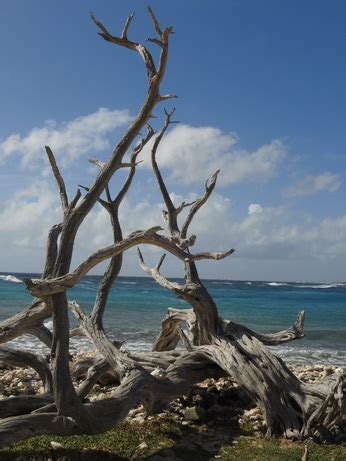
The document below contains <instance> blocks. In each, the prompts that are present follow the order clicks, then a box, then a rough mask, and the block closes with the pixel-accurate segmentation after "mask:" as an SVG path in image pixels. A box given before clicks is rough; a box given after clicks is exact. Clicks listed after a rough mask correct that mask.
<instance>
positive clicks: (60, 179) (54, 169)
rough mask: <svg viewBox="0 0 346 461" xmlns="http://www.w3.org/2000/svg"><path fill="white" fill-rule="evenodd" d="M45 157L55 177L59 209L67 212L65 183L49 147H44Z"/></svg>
mask: <svg viewBox="0 0 346 461" xmlns="http://www.w3.org/2000/svg"><path fill="white" fill-rule="evenodd" d="M45 149H46V153H47V157H48V160H49V163H50V166H51V168H52V172H53V175H54V177H55V180H56V182H57V184H58V188H59V195H60V201H61V207H62V210H63V212H64V213H66V212H67V208H68V198H67V193H66V188H65V182H64V179H63V177H62V176H61V174H60V171H59V168H58V165H57V164H56V161H55V157H54V154H53V152H52V150H51V148H50V147H49V146H45Z"/></svg>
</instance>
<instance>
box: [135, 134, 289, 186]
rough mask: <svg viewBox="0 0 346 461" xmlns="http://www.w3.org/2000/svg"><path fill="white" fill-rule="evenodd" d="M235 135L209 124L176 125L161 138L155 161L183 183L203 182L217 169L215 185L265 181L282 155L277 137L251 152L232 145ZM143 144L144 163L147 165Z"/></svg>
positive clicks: (281, 148)
mask: <svg viewBox="0 0 346 461" xmlns="http://www.w3.org/2000/svg"><path fill="white" fill-rule="evenodd" d="M237 141H238V139H237V137H236V135H235V134H233V133H223V132H222V131H221V130H220V129H218V128H213V127H191V126H188V125H178V126H176V127H175V128H174V129H173V130H172V131H170V132H169V133H168V134H167V136H165V138H164V139H163V140H162V143H161V145H160V147H159V150H158V154H157V161H158V163H159V165H160V166H161V167H163V168H168V169H169V172H170V177H171V179H174V180H176V181H179V182H181V183H185V184H191V183H194V182H200V181H204V180H205V179H206V178H207V177H208V176H210V175H211V174H212V173H214V172H215V170H217V169H220V170H221V174H220V178H219V184H221V185H228V184H234V183H239V182H244V181H245V182H247V181H259V182H261V181H266V180H267V179H269V178H270V177H272V176H274V175H275V174H276V173H277V171H278V168H279V166H280V164H281V162H282V160H283V159H284V158H285V155H286V149H285V146H284V145H283V144H282V142H281V141H279V140H273V141H272V142H271V143H270V144H266V145H263V146H261V147H259V148H258V149H257V150H256V151H254V152H248V151H245V150H240V149H237V148H236V144H237ZM149 149H150V146H148V147H147V149H146V150H147V155H143V157H146V159H147V160H146V163H147V165H148V163H149V162H148V158H149V155H148V150H149Z"/></svg>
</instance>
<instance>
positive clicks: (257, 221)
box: [0, 181, 346, 279]
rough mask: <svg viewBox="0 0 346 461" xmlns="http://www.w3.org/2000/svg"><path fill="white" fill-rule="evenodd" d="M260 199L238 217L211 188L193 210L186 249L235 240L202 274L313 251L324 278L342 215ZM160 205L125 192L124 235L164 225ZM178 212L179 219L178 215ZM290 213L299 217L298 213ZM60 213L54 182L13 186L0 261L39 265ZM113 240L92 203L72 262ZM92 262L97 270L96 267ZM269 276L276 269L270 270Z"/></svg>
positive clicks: (345, 248) (341, 232) (344, 221)
mask: <svg viewBox="0 0 346 461" xmlns="http://www.w3.org/2000/svg"><path fill="white" fill-rule="evenodd" d="M171 197H172V199H173V201H174V203H176V204H178V203H181V201H182V200H185V201H192V200H194V199H195V198H196V194H195V193H190V194H188V196H187V197H182V196H180V195H178V194H172V195H171ZM251 205H253V206H255V205H259V204H251ZM259 207H261V212H252V213H248V214H246V211H247V210H246V209H245V210H244V216H243V217H240V218H239V217H236V216H235V215H234V210H233V202H232V200H230V199H229V198H228V197H224V196H223V195H220V194H217V193H214V194H213V195H212V196H211V198H210V200H209V201H208V202H207V203H206V204H205V206H203V207H202V208H201V209H200V210H199V212H198V214H197V215H196V218H195V220H194V221H193V223H192V225H191V228H190V232H191V233H194V234H196V235H197V241H196V244H195V247H193V249H192V251H194V252H195V251H196V252H197V251H221V250H225V249H228V248H231V247H234V248H236V253H235V256H234V257H235V258H236V259H237V261H239V262H237V263H235V262H234V257H233V256H232V257H231V258H230V260H229V262H227V261H225V262H222V263H220V265H219V266H217V267H216V266H215V265H213V263H209V264H208V269H207V271H206V274H207V276H208V277H210V276H213V275H214V276H215V275H216V273H214V272H213V271H214V270H215V271H219V273H218V275H219V276H221V275H222V269H219V267H220V268H221V267H222V265H221V264H231V266H232V267H233V268H234V270H235V272H232V274H233V277H234V275H235V274H236V271H237V267H239V266H238V264H240V265H241V264H242V263H241V260H247V259H249V260H250V259H251V260H257V261H263V262H264V261H274V260H281V261H298V260H299V261H302V260H303V259H304V260H306V261H310V266H311V267H314V266H316V264H315V263H314V262H313V261H314V260H316V258H318V259H320V260H323V261H325V262H327V264H322V265H319V266H320V267H325V275H324V277H325V278H326V279H327V278H328V277H329V272H328V271H329V270H330V268H331V264H329V263H328V262H330V261H333V260H337V258H339V259H340V258H345V256H346V215H342V216H338V217H335V218H325V219H323V220H320V221H318V222H315V223H313V222H311V221H310V222H305V223H300V224H296V223H292V216H290V210H289V209H287V208H285V207H275V208H266V207H262V206H261V205H259ZM162 208H163V204H162V203H161V202H160V201H157V202H154V203H152V202H149V201H147V200H141V201H139V202H136V203H135V202H132V201H131V200H129V199H125V201H124V202H123V206H122V207H121V211H120V219H121V222H122V223H123V232H124V235H126V234H128V233H130V232H132V231H134V230H136V229H144V228H147V227H151V226H154V225H163V220H162V215H161V210H162ZM249 208H250V207H249ZM255 209H256V208H255ZM259 209H260V208H257V210H259ZM248 211H249V210H248ZM186 212H187V211H186V210H185V213H186ZM181 218H182V219H183V218H184V216H181ZM293 218H295V221H296V220H297V217H296V216H293ZM60 220H61V210H60V203H59V201H58V197H57V194H56V192H55V190H53V191H52V190H50V188H49V185H48V184H47V183H45V182H44V181H41V182H39V183H35V184H33V185H32V186H31V187H29V188H25V189H23V190H22V191H19V192H17V193H16V194H15V195H14V196H13V198H11V199H10V200H8V201H7V202H6V203H4V204H3V207H2V209H1V210H0V245H1V248H2V252H1V267H0V269H1V270H3V271H12V270H16V271H18V270H22V271H28V272H32V271H41V270H42V267H43V264H44V257H45V244H46V237H47V233H48V230H49V228H50V227H51V226H52V225H53V224H56V223H58V222H60ZM111 242H112V233H111V229H110V226H109V217H108V215H107V213H106V212H105V211H104V209H103V208H102V207H99V206H97V207H95V209H94V210H92V212H91V213H90V215H89V216H88V217H87V219H86V220H85V222H84V223H83V224H82V226H81V229H80V232H79V233H78V236H77V240H76V245H75V254H74V262H73V265H75V264H78V263H79V262H81V261H82V260H83V259H85V258H86V257H87V256H88V255H89V254H90V253H91V252H93V251H95V250H96V249H98V248H102V247H104V246H106V245H108V244H110V243H111ZM144 252H145V253H146V255H147V256H148V262H149V263H150V262H152V263H155V262H156V261H157V258H158V253H159V252H161V249H157V248H151V247H149V246H146V247H145V248H144ZM150 255H151V256H150ZM150 257H151V258H152V259H151V260H150ZM125 259H126V261H127V262H126V266H125V271H126V273H127V274H132V275H133V274H141V272H140V270H139V269H138V259H137V255H136V254H135V251H134V250H133V251H130V252H129V254H126V258H125ZM173 259H174V258H172V260H173ZM203 267H204V266H203ZM297 267H298V266H297ZM328 268H329V269H328ZM96 270H97V271H98V272H100V268H99V267H98V268H97V269H96ZM164 270H168V272H169V273H170V274H171V275H172V274H175V275H179V274H180V275H182V272H181V268H180V265H179V264H177V263H176V261H174V262H170V261H167V263H165V267H164ZM220 271H221V273H220ZM268 273H270V272H268ZM257 276H260V274H258V275H257ZM271 276H272V277H275V274H274V273H273V274H272V275H271ZM304 276H305V278H306V274H302V273H299V270H297V278H302V277H303V278H304ZM230 277H232V276H230Z"/></svg>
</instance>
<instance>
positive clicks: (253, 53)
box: [0, 0, 346, 282]
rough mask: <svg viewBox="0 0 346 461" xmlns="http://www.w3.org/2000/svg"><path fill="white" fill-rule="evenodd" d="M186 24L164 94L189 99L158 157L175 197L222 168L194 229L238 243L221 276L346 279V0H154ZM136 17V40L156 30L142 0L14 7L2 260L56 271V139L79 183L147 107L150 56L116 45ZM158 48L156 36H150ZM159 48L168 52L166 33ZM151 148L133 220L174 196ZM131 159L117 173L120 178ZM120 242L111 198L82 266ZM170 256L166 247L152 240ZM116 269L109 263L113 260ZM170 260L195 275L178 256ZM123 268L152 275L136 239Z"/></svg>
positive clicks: (127, 210) (4, 39)
mask: <svg viewBox="0 0 346 461" xmlns="http://www.w3.org/2000/svg"><path fill="white" fill-rule="evenodd" d="M151 6H152V7H153V8H154V10H155V12H156V15H157V17H158V18H159V20H160V22H161V25H162V26H167V25H172V26H173V29H174V32H175V34H174V35H172V36H171V41H170V52H169V63H168V66H167V72H166V77H165V80H164V82H163V84H162V92H163V93H172V94H176V95H178V99H176V100H174V101H169V102H166V103H165V105H163V104H162V103H161V104H160V105H157V106H156V108H155V115H156V117H157V118H156V119H153V126H154V128H155V129H156V130H157V129H159V128H160V124H161V123H162V120H163V111H164V109H165V108H167V109H171V108H172V107H173V102H174V106H175V107H176V113H175V118H176V119H177V120H179V122H180V123H179V124H176V125H173V126H172V128H171V130H170V131H169V133H168V134H167V136H166V137H165V139H164V140H163V142H162V144H161V147H160V150H159V152H158V158H157V160H158V163H159V165H160V166H161V169H162V172H163V174H164V176H165V178H166V181H167V185H168V188H169V190H170V192H171V194H172V198H173V200H174V201H175V203H177V204H178V203H180V201H182V200H194V199H195V198H196V197H198V196H199V195H200V194H201V193H203V190H204V183H205V180H206V179H207V177H209V176H210V175H211V174H212V173H214V172H215V171H216V170H218V169H220V170H221V173H220V175H219V180H218V184H217V187H216V189H215V192H214V194H213V196H212V198H211V199H210V200H209V202H208V203H207V205H205V207H204V208H203V209H202V210H201V211H200V212H199V214H198V215H197V216H196V218H195V222H194V224H193V226H192V228H191V231H192V232H193V233H195V234H196V235H197V241H196V244H195V248H194V249H193V250H194V251H201V250H203V251H219V250H225V249H228V248H231V247H234V248H235V249H236V252H235V253H234V254H233V255H232V256H230V257H229V258H227V259H226V260H223V261H217V262H214V261H206V262H202V263H200V264H199V268H200V273H201V275H202V276H203V277H205V278H222V279H241V280H288V281H316V282H320V281H344V280H345V279H346V275H345V262H344V261H345V257H346V209H345V176H346V175H345V173H346V151H345V137H346V136H345V121H346V86H345V77H346V76H345V74H346V72H345V71H346V59H345V57H346V56H345V38H346V36H345V35H346V33H345V22H346V3H345V2H344V1H343V0H334V1H333V2H330V1H327V0H306V1H304V2H301V1H297V0H291V1H290V2H278V1H275V0H263V1H261V2H259V1H256V0H218V1H217V2H216V1H212V0H204V1H202V0H199V1H197V0H189V1H188V2H187V1H182V0H175V1H174V2H163V1H159V0H153V1H152V2H151ZM90 11H93V12H94V14H95V15H96V17H97V18H98V19H100V20H101V21H102V22H103V23H104V24H105V26H106V27H107V28H108V29H109V31H110V32H111V33H113V34H114V35H117V34H120V32H121V30H122V28H123V24H124V21H125V19H126V16H127V15H128V14H129V13H130V12H132V11H135V12H136V15H135V18H134V20H133V24H132V26H131V29H130V31H129V38H130V39H132V40H134V41H138V42H143V41H144V40H145V38H146V37H152V36H153V31H152V25H151V22H150V20H149V18H148V15H147V12H146V2H143V1H140V0H136V1H134V0H128V1H126V2H124V1H120V0H113V1H109V0H107V1H106V0H101V1H100V0H98V1H96V0H74V1H73V2H70V1H67V0H61V1H59V2H55V1H51V0H47V1H45V2H42V1H39V0H31V1H30V2H28V1H26V0H2V1H1V15H0V50H1V51H0V56H1V64H2V65H1V68H0V102H1V104H0V108H1V113H2V116H1V123H0V198H1V200H0V248H1V252H0V271H1V272H41V271H42V268H43V265H44V258H45V242H46V236H47V232H48V230H49V228H50V227H51V226H52V225H53V224H55V223H58V222H60V220H61V210H60V208H59V201H58V194H57V190H56V185H55V183H54V180H53V178H52V176H51V174H50V171H49V168H48V165H47V160H46V158H45V153H44V145H45V144H48V145H49V146H50V147H51V148H52V150H53V152H54V153H55V155H56V158H57V162H58V164H59V166H60V168H61V171H62V174H63V175H64V178H65V181H66V185H67V189H68V191H69V193H70V194H71V195H73V194H74V193H75V191H76V188H77V185H78V184H83V185H85V186H88V185H89V184H91V183H92V181H93V178H94V177H95V175H96V174H97V168H96V167H95V166H92V165H90V164H89V163H88V161H87V158H89V157H94V158H95V157H96V158H99V159H101V160H106V159H107V158H108V156H109V154H110V152H111V151H112V147H113V146H114V145H115V144H116V143H117V141H118V140H119V138H120V137H121V134H122V133H123V131H124V130H125V129H126V127H127V126H128V124H129V123H130V121H131V119H132V118H133V116H134V115H135V114H136V112H137V111H138V109H139V107H140V106H141V103H142V101H143V98H144V96H145V91H146V74H145V69H144V66H143V64H142V62H141V61H140V59H139V57H138V56H137V55H136V54H135V53H132V52H130V51H129V50H125V49H121V48H119V47H116V46H114V45H112V44H110V43H106V42H105V41H103V40H102V39H101V37H99V36H98V35H97V31H96V28H95V25H94V24H93V23H92V21H91V20H90V15H89V12H90ZM148 46H150V47H151V45H148ZM151 50H152V51H153V54H154V56H155V57H157V50H156V49H155V46H154V47H151ZM149 148H150V146H149V147H148V148H147V149H145V151H143V152H142V153H141V158H142V160H143V162H142V163H141V164H140V165H139V166H138V168H137V172H136V176H135V180H134V182H133V185H132V188H131V191H130V193H129V194H128V196H127V197H126V199H125V201H124V203H123V205H122V208H121V210H120V215H121V219H122V225H123V230H124V233H125V234H126V233H129V232H132V231H134V230H136V229H144V228H146V227H148V226H153V225H163V221H162V216H161V210H162V208H163V205H162V200H161V198H160V195H159V193H158V190H157V186H156V183H155V180H154V178H153V174H152V172H151V170H150V165H149V162H148V157H149V154H150V149H149ZM123 174H124V173H123V172H120V173H119V174H118V173H117V175H116V176H115V177H114V178H113V180H112V190H113V192H115V191H116V189H117V187H119V185H120V184H121V181H122V179H123ZM110 243H111V232H110V228H109V224H108V218H107V216H106V215H105V213H104V211H103V210H102V208H100V207H98V206H96V207H95V209H93V210H92V212H91V214H90V216H89V217H88V218H87V219H86V221H85V222H84V223H83V225H82V227H81V229H80V232H79V234H78V237H77V241H76V245H75V252H74V259H73V265H74V266H75V265H76V264H78V263H79V262H81V261H82V260H83V259H85V258H86V257H87V256H88V255H89V254H91V253H92V252H93V251H95V250H96V249H98V248H101V247H103V246H106V245H108V244H110ZM142 250H143V252H144V254H145V256H146V258H147V260H148V263H152V264H155V261H157V259H158V258H159V256H160V252H159V251H158V249H155V248H150V247H145V248H143V249H142ZM101 271H102V267H98V268H97V269H96V273H101ZM162 271H163V272H165V273H166V274H167V275H169V276H177V277H179V276H183V272H182V268H181V266H180V263H178V262H177V261H175V260H174V258H172V257H171V258H167V262H165V264H164V266H163V268H162ZM122 275H143V272H142V271H141V269H140V268H139V265H138V260H137V256H136V253H135V251H132V250H131V251H129V252H128V254H126V257H125V261H124V266H123V272H122Z"/></svg>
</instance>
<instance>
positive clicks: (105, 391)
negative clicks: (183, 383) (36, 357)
mask: <svg viewBox="0 0 346 461" xmlns="http://www.w3.org/2000/svg"><path fill="white" fill-rule="evenodd" d="M88 356H89V357H90V354H86V353H79V354H77V355H76V356H75V357H74V359H73V362H72V368H73V367H74V365H73V363H75V362H76V361H78V360H80V359H81V358H84V357H88ZM288 366H289V368H290V369H291V370H292V372H293V373H294V374H295V375H296V376H297V377H298V378H299V379H300V380H301V381H302V382H304V383H313V382H316V381H318V380H320V379H323V378H324V377H326V376H328V375H330V374H332V373H333V372H334V371H335V370H336V369H337V367H336V366H333V365H319V364H318V365H309V364H302V363H289V364H288ZM109 381H110V382H108V383H107V384H105V383H104V382H102V381H101V382H100V383H98V384H96V385H95V386H94V388H93V390H92V392H91V393H90V394H89V396H88V399H89V400H90V401H94V400H100V399H103V398H106V397H111V395H112V393H113V392H114V390H115V389H116V383H115V382H114V381H113V382H112V381H111V380H109ZM43 392H44V389H43V386H42V382H41V380H40V379H39V377H38V375H37V373H36V372H35V371H34V370H33V369H31V368H14V367H6V366H5V365H4V364H1V363H0V399H4V398H8V397H11V396H16V395H22V394H27V395H30V394H42V393H43ZM167 417H169V418H171V419H173V420H174V421H176V422H180V423H181V424H182V425H189V426H196V425H199V426H200V425H202V426H203V425H206V426H208V427H209V426H213V425H215V424H223V425H227V426H231V427H232V426H235V427H238V428H242V429H244V428H245V429H246V428H247V427H248V426H249V425H251V427H252V429H253V430H255V431H256V430H257V431H260V430H261V429H262V427H263V425H264V422H263V416H262V414H261V411H260V409H259V408H258V407H254V405H253V404H252V402H251V401H250V400H249V399H248V397H247V396H246V394H245V393H244V392H243V391H242V390H241V389H240V388H239V387H238V386H237V385H236V383H234V382H233V381H232V380H231V379H230V378H221V379H218V380H214V379H207V380H205V381H203V382H202V383H200V384H198V385H196V386H194V388H193V389H192V391H191V392H190V394H189V395H188V396H182V397H180V398H178V399H176V400H174V401H173V402H171V404H170V405H169V407H168V408H167V409H166V410H165V411H164V412H162V413H159V414H157V415H155V416H147V415H146V414H145V412H144V409H143V408H142V407H139V408H137V409H134V410H132V411H130V413H129V415H128V417H127V421H128V422H131V421H132V422H135V423H142V422H144V421H147V420H150V419H154V418H155V419H157V418H158V419H162V418H163V419H167Z"/></svg>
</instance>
